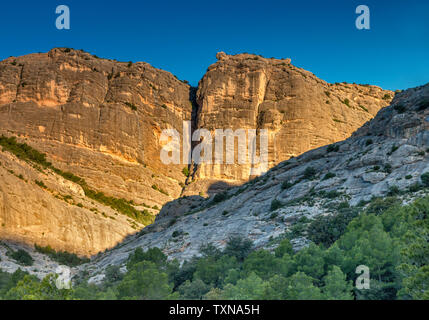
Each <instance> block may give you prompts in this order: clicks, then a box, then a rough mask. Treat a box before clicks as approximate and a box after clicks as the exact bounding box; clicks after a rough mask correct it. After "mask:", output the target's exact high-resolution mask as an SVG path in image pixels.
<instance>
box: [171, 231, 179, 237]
mask: <svg viewBox="0 0 429 320" xmlns="http://www.w3.org/2000/svg"><path fill="white" fill-rule="evenodd" d="M171 236H172V237H173V238H177V237H178V236H180V231H177V230H175V231H173V233H172V234H171Z"/></svg>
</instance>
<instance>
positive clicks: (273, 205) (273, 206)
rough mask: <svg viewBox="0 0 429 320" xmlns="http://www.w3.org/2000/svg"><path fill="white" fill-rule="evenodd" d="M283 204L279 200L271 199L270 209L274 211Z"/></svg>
mask: <svg viewBox="0 0 429 320" xmlns="http://www.w3.org/2000/svg"><path fill="white" fill-rule="evenodd" d="M282 206H283V204H282V203H281V202H280V201H279V200H277V199H274V200H273V201H271V207H270V210H271V211H274V210H277V209H279V208H281V207H282Z"/></svg>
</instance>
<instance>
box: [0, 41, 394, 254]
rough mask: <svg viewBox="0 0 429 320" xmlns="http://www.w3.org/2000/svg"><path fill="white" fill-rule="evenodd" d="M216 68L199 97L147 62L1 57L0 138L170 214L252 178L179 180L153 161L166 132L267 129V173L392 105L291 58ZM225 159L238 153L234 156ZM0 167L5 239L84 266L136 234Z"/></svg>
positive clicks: (180, 174) (22, 172)
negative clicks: (187, 199) (75, 258)
mask: <svg viewBox="0 0 429 320" xmlns="http://www.w3.org/2000/svg"><path fill="white" fill-rule="evenodd" d="M217 57H218V61H217V62H216V63H215V64H213V65H212V66H210V67H209V68H208V71H207V73H206V75H205V76H204V77H203V79H202V80H201V81H200V83H199V86H198V88H192V87H190V86H189V85H188V84H187V83H185V82H182V81H179V80H178V79H177V78H176V77H175V76H174V75H172V74H171V73H169V72H166V71H163V70H159V69H156V68H154V67H152V66H150V65H149V64H147V63H144V62H137V63H129V62H118V61H115V60H106V59H100V58H98V57H96V56H93V55H91V54H89V53H86V52H83V51H80V50H73V49H66V48H55V49H52V50H51V51H49V52H48V53H38V54H30V55H26V56H22V57H10V58H8V59H6V60H4V61H1V62H0V135H5V136H16V137H17V138H18V141H20V142H25V143H27V144H29V145H31V146H32V147H34V148H36V149H37V150H39V151H41V152H44V153H46V154H47V157H48V160H49V161H51V162H52V163H53V165H54V166H55V167H56V168H59V169H61V170H63V171H67V172H71V173H73V174H74V175H77V176H79V177H81V178H83V179H85V181H86V183H87V184H88V185H89V186H90V187H91V189H93V190H96V191H100V192H103V193H104V194H106V195H108V196H112V197H115V198H124V199H126V200H128V201H131V200H132V201H133V205H134V206H135V208H136V209H137V210H141V211H143V210H146V211H147V212H149V213H150V214H153V215H156V214H158V213H159V209H161V207H162V206H164V205H165V204H166V203H168V204H169V206H172V207H177V206H176V203H175V202H174V200H175V199H177V198H179V197H181V196H183V195H195V199H196V200H195V201H197V202H198V201H200V200H202V198H201V197H200V195H203V196H206V195H207V194H212V193H216V192H219V191H222V190H224V189H225V188H226V187H228V186H229V185H232V184H241V183H243V182H244V181H246V180H248V179H249V178H250V177H251V175H252V170H251V169H252V166H251V165H250V164H248V163H246V164H238V163H233V164H201V165H197V166H195V165H194V166H192V167H191V168H190V172H191V176H190V177H189V178H187V177H186V176H185V174H184V171H183V169H184V168H185V167H187V164H186V163H183V162H182V163H180V164H165V163H163V162H162V161H161V157H160V153H161V150H162V148H163V147H164V145H165V142H162V141H161V136H162V132H163V130H164V129H174V130H176V131H177V132H178V134H179V136H180V137H182V138H183V137H184V135H183V122H184V121H190V122H191V125H192V130H193V132H195V130H197V129H207V130H209V132H210V133H211V134H212V135H213V133H214V130H215V129H233V130H237V129H243V130H256V133H257V134H260V132H261V130H267V134H268V148H267V152H268V168H271V167H273V166H275V165H276V164H278V163H279V162H281V161H283V160H287V159H289V158H290V157H293V156H297V155H299V154H301V153H303V152H305V151H307V150H310V149H313V148H317V147H319V146H322V145H326V144H329V143H332V142H335V141H339V140H343V139H345V138H347V137H348V136H350V135H351V133H352V132H353V131H355V130H356V129H357V128H358V127H360V126H361V125H363V124H364V123H365V122H366V121H367V120H369V119H371V118H372V117H373V116H374V115H375V114H376V113H377V111H378V110H380V109H381V108H382V107H384V106H386V105H387V104H388V103H389V101H390V99H391V97H393V93H392V92H389V91H385V90H382V89H380V88H378V87H374V86H360V85H351V84H328V83H326V82H324V81H323V80H320V79H318V78H317V77H315V76H314V75H313V74H311V73H310V72H307V71H305V70H303V69H300V68H297V67H294V66H293V65H292V64H291V61H290V60H289V59H283V60H277V59H265V58H262V57H259V56H255V55H249V54H240V55H237V56H229V55H226V54H224V53H219V54H218V55H217ZM181 143H182V146H183V141H181ZM197 145H198V142H194V143H193V147H194V148H195V147H196V146H197ZM214 147H215V146H213V148H214ZM181 152H182V153H181V158H182V157H183V150H182V151H181ZM228 152H234V153H237V152H238V151H237V149H236V148H235V146H233V147H232V148H230V149H228ZM225 153H226V151H225ZM236 158H237V157H236ZM0 162H1V165H0V177H1V179H0V238H2V239H7V240H12V241H19V242H24V243H26V244H29V245H31V246H32V245H34V243H37V244H39V245H51V246H52V247H53V248H54V249H57V250H67V251H71V252H75V253H78V254H84V255H91V254H94V253H96V252H99V251H103V250H105V249H107V248H111V247H112V246H114V245H115V244H117V243H118V242H120V241H122V240H123V239H124V238H126V237H127V236H129V235H132V234H134V233H135V232H137V231H139V230H140V229H142V228H143V227H144V225H142V224H139V223H135V222H133V221H130V220H129V218H128V217H125V216H123V215H121V214H118V212H116V211H115V210H114V209H112V208H110V207H109V206H106V205H103V204H100V203H97V202H95V201H94V200H91V199H89V198H88V197H87V196H86V195H85V192H84V190H83V189H82V188H81V186H79V185H78V184H75V183H72V182H70V181H68V180H65V179H63V178H62V177H61V176H59V175H58V174H56V173H55V172H53V171H51V170H46V171H45V172H40V171H39V170H37V168H36V167H34V166H33V165H32V164H31V163H26V162H25V161H22V160H19V159H18V158H16V157H14V156H13V155H11V154H10V153H9V152H7V151H5V150H2V151H0ZM253 167H254V166H253ZM376 178H377V177H368V179H371V180H373V179H376ZM36 180H37V181H42V182H44V184H45V185H46V186H47V188H41V187H40V186H39V185H37V184H36V183H35V181H36ZM70 197H71V199H72V200H70ZM64 199H67V201H64ZM192 201H193V200H192ZM169 206H168V207H169ZM179 207H180V206H179ZM179 207H177V212H180V213H182V214H184V213H186V212H187V211H188V207H187V206H186V205H184V206H183V208H182V207H180V208H179Z"/></svg>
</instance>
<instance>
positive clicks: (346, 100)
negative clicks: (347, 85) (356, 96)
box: [342, 98, 350, 108]
mask: <svg viewBox="0 0 429 320" xmlns="http://www.w3.org/2000/svg"><path fill="white" fill-rule="evenodd" d="M342 102H343V103H344V104H345V105H346V106H347V107H349V108H350V100H349V99H347V98H346V99H344V101H342Z"/></svg>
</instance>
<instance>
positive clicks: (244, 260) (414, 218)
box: [0, 197, 429, 300]
mask: <svg viewBox="0 0 429 320" xmlns="http://www.w3.org/2000/svg"><path fill="white" fill-rule="evenodd" d="M335 210H336V211H335V213H333V214H332V215H330V216H327V217H319V218H316V219H314V220H313V221H311V222H310V223H309V225H308V226H307V227H306V228H307V230H306V233H307V234H308V237H312V238H311V240H313V242H315V243H311V244H310V245H309V246H308V247H306V248H303V249H300V250H299V251H298V252H297V253H295V252H294V251H293V250H292V246H291V243H290V242H289V240H287V239H283V240H281V241H280V242H279V245H278V246H277V248H273V249H274V252H272V251H269V250H264V249H258V250H256V251H252V248H253V244H252V242H251V241H250V240H248V239H245V238H242V237H238V236H237V237H233V238H230V239H229V240H228V242H227V245H226V247H225V249H224V250H223V251H221V250H220V249H218V248H216V247H215V246H214V245H212V244H205V245H203V246H202V247H201V248H200V255H199V256H198V257H194V258H192V259H191V260H189V261H185V262H183V264H182V265H181V266H180V265H179V263H178V262H177V261H168V260H167V257H166V256H165V254H164V253H163V252H162V251H161V250H160V249H158V248H152V249H149V250H147V251H143V249H141V248H137V249H136V250H135V251H134V252H133V253H132V254H130V256H129V259H128V261H127V272H126V273H125V274H122V273H121V272H120V271H119V267H113V266H112V267H109V268H108V269H107V270H106V272H105V273H106V281H105V282H104V283H103V285H101V286H95V285H89V284H87V283H85V282H84V281H83V282H82V283H81V284H79V285H77V286H76V287H75V288H74V290H73V291H72V292H69V293H64V292H61V291H58V290H57V289H56V288H55V287H53V286H52V279H53V278H48V280H44V281H42V282H40V281H38V280H37V279H35V278H34V277H30V276H28V275H26V274H25V273H23V272H21V271H19V272H18V271H17V272H16V274H14V275H8V274H4V273H1V272H0V298H7V299H9V298H10V299H19V298H21V299H70V298H73V299H179V298H181V299H298V300H311V299H326V300H350V299H358V300H359V299H371V300H376V299H377V300H378V299H389V300H390V299H407V300H408V299H429V286H428V284H429V268H428V265H429V241H428V240H429V216H428V214H427V213H428V212H429V197H427V198H423V199H420V200H417V201H415V202H414V203H411V204H409V205H406V206H404V205H401V203H400V202H399V201H398V200H397V199H396V198H386V199H377V198H376V199H374V200H372V201H371V203H370V204H369V205H368V208H367V209H363V208H358V207H350V206H349V205H348V204H347V205H346V204H340V205H338V207H337V208H335ZM306 223H307V222H306V221H303V220H302V221H301V220H300V222H298V223H296V224H295V225H300V226H303V225H305V224H306ZM362 264H363V265H366V266H368V267H369V269H370V277H371V279H370V281H371V289H370V290H359V289H357V288H353V283H354V282H355V281H356V277H357V276H358V275H357V274H356V273H355V271H356V267H357V266H359V265H362ZM49 279H50V280H49Z"/></svg>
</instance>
